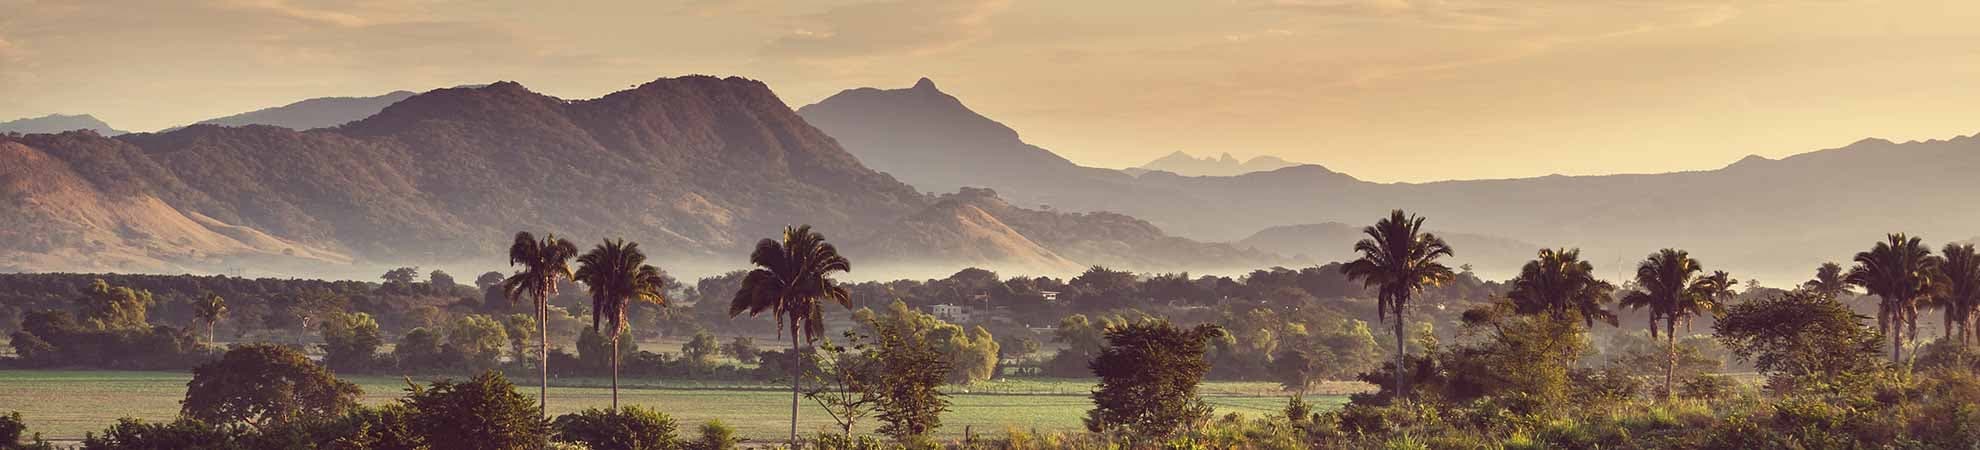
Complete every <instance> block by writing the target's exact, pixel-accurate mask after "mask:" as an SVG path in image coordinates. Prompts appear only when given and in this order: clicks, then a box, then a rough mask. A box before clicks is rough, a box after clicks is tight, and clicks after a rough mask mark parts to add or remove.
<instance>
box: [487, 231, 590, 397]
mask: <svg viewBox="0 0 1980 450" xmlns="http://www.w3.org/2000/svg"><path fill="white" fill-rule="evenodd" d="M576 255H577V246H576V245H572V244H571V241H567V240H563V239H559V238H557V235H556V234H546V235H544V236H543V239H541V240H538V239H537V238H536V236H532V235H530V234H529V232H528V231H523V232H518V233H516V240H515V242H514V243H512V244H509V265H510V266H512V267H513V266H517V265H521V266H522V270H518V271H516V273H515V275H510V276H509V278H507V279H504V280H502V293H503V294H505V295H506V296H507V297H508V298H509V302H510V303H514V302H516V301H517V300H518V299H521V298H522V297H523V296H525V295H527V296H529V297H530V299H531V300H535V302H536V338H537V341H536V345H537V351H538V353H537V357H538V359H537V361H536V362H537V364H536V365H537V367H536V368H537V370H538V371H539V372H540V373H539V375H541V376H542V377H543V378H542V379H539V380H537V381H538V382H537V385H536V395H537V399H536V401H537V406H539V407H541V408H542V410H543V411H544V414H545V415H548V414H549V410H550V333H549V327H548V326H547V325H546V324H547V323H548V322H549V319H550V296H552V295H557V280H558V279H566V280H568V279H571V264H570V261H571V257H573V256H576Z"/></svg>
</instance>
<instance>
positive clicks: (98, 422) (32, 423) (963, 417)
mask: <svg viewBox="0 0 1980 450" xmlns="http://www.w3.org/2000/svg"><path fill="white" fill-rule="evenodd" d="M190 378H191V376H190V375H189V374H186V373H179V372H114V371H36V370H0V413H4V412H5V411H20V412H21V414H22V415H23V416H25V418H26V419H27V421H28V426H29V427H30V428H29V430H28V432H29V433H42V434H43V435H45V437H47V438H48V439H50V440H56V441H75V440H80V439H82V436H83V433H86V432H96V431H101V430H103V429H104V428H105V427H108V426H109V425H110V424H112V423H114V422H115V421H116V420H117V419H118V418H120V417H135V418H140V419H144V420H148V421H163V420H170V419H171V418H172V417H174V416H175V415H177V414H178V411H179V400H181V399H183V398H184V397H185V390H186V381H187V380H189V379H190ZM346 379H347V380H350V381H352V382H354V383H357V384H358V385H359V386H362V387H363V388H364V392H365V398H364V401H365V403H369V404H380V403H385V402H390V401H392V400H394V399H397V398H399V396H401V395H403V394H404V392H405V389H406V384H405V380H404V379H401V378H391V377H367V376H358V377H346ZM416 381H423V380H416ZM516 381H520V382H522V383H524V384H526V385H520V386H518V390H520V391H522V392H524V393H525V394H527V395H529V396H531V397H534V396H535V395H536V392H535V391H536V389H535V386H533V383H531V382H530V381H529V380H516ZM607 383H608V381H606V380H594V379H578V380H552V383H551V384H552V386H551V388H550V412H551V413H552V414H563V413H568V412H571V411H575V410H578V409H583V408H589V407H598V408H603V407H607V406H610V405H611V401H612V394H611V391H610V390H608V389H606V388H604V387H602V386H606V385H607ZM1089 383H1090V381H1084V380H1060V379H1040V380H1030V379H1026V380H1014V381H1009V382H1001V383H1000V382H990V383H985V384H979V385H974V386H971V387H969V388H956V389H953V390H952V395H951V396H950V397H949V399H950V401H951V402H952V405H951V409H950V411H949V412H948V413H946V414H943V415H942V423H943V426H942V430H941V433H940V434H941V435H943V436H945V437H955V436H960V435H962V433H963V432H964V430H965V429H966V428H967V429H970V430H972V431H974V432H977V433H997V432H1002V431H1003V430H1005V429H1007V428H1019V429H1036V430H1039V431H1055V430H1074V429H1079V428H1080V427H1081V422H1080V420H1081V419H1082V418H1083V417H1085V415H1086V410H1088V409H1091V408H1092V403H1091V402H1090V401H1089V400H1088V398H1087V396H1086V392H1087V390H1088V389H1090V386H1091V385H1090V384H1089ZM560 385H563V386H560ZM776 389H777V388H776V387H775V386H766V385H761V384H728V385H723V384H719V383H691V382H666V381H660V380H644V379H621V380H620V390H619V402H620V403H621V404H622V405H639V406H642V407H647V408H653V409H655V410H658V411H661V412H664V413H667V414H668V415H671V416H673V417H674V419H675V420H676V421H678V422H679V424H680V428H681V430H682V432H683V434H692V433H693V429H694V427H695V426H698V425H699V424H700V423H702V422H705V421H708V420H713V419H719V420H721V421H722V422H724V423H727V424H729V425H730V426H733V427H735V428H736V430H737V432H738V434H740V435H741V436H743V437H745V438H750V439H754V440H774V439H780V438H781V437H782V436H783V435H784V434H785V433H788V432H789V427H790V407H791V404H790V401H791V397H790V395H791V394H790V392H789V391H778V390H776ZM1203 393H1204V395H1205V400H1206V401H1208V402H1209V403H1210V404H1211V405H1212V406H1214V407H1215V408H1216V409H1217V413H1218V414H1223V413H1229V412H1236V413H1240V414H1247V415H1262V414H1269V413H1272V412H1275V411H1278V410H1279V409H1280V408H1282V407H1284V406H1285V402H1286V396H1285V395H1284V394H1281V393H1277V392H1274V389H1273V386H1272V385H1271V384H1270V383H1238V382H1231V383H1206V384H1205V385H1204V386H1203ZM1309 397H1310V400H1311V401H1314V402H1316V403H1319V404H1321V405H1323V406H1327V407H1331V406H1334V405H1338V404H1340V403H1344V402H1346V398H1345V397H1343V396H1337V395H1328V396H1311V395H1309ZM802 408H803V412H802V413H801V414H802V417H801V418H800V422H799V424H798V426H799V430H800V431H801V432H805V433H810V432H814V431H823V430H828V429H832V428H833V427H834V426H835V425H834V424H833V423H832V421H831V419H830V418H828V417H827V416H826V415H825V413H824V411H823V410H821V409H818V407H817V406H816V405H815V404H812V403H811V402H810V400H804V404H803V406H802ZM873 425H874V423H872V421H871V420H870V419H869V420H868V421H867V422H864V423H862V425H861V426H860V430H862V431H870V430H871V429H872V426H873Z"/></svg>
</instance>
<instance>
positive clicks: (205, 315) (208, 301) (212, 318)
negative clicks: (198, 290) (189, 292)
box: [193, 292, 227, 345]
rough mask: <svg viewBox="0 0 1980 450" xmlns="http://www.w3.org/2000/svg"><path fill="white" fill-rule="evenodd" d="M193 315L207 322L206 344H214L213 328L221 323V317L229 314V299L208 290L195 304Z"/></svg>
mask: <svg viewBox="0 0 1980 450" xmlns="http://www.w3.org/2000/svg"><path fill="white" fill-rule="evenodd" d="M193 315H194V316H196V317H198V318H199V320H200V321H202V322H206V345H213V329H214V328H215V327H216V326H218V325H219V324H220V318H222V317H225V316H226V315H227V299H224V298H220V294H215V293H212V292H208V293H206V297H204V298H201V299H200V300H199V303H195V304H193Z"/></svg>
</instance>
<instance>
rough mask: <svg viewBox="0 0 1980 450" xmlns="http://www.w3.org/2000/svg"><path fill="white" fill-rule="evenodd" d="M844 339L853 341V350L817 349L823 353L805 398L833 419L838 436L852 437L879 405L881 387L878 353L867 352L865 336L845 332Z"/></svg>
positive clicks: (837, 347) (823, 347)
mask: <svg viewBox="0 0 1980 450" xmlns="http://www.w3.org/2000/svg"><path fill="white" fill-rule="evenodd" d="M846 339H847V340H850V341H852V344H853V347H851V348H848V347H845V346H841V345H833V344H832V343H830V342H826V343H825V344H824V345H821V346H819V347H820V348H821V349H822V350H823V351H824V353H823V357H822V358H820V363H821V364H819V367H818V371H817V374H816V375H815V376H813V377H812V379H813V382H812V386H813V387H812V388H811V389H809V390H806V391H805V393H804V396H805V398H809V399H811V401H812V402H814V403H817V404H818V407H819V408H822V409H824V410H825V414H826V415H829V416H831V417H832V422H834V423H837V424H838V425H839V432H840V434H841V435H844V436H851V435H852V430H853V427H854V426H856V425H858V424H859V421H860V420H862V419H865V418H866V417H867V416H869V415H871V414H873V409H874V408H875V407H877V406H878V405H879V403H880V401H881V397H880V394H881V391H880V389H879V388H877V387H876V385H878V384H879V383H880V370H881V365H880V361H879V356H880V354H879V352H878V351H869V350H870V349H869V348H868V347H867V344H866V343H865V342H864V341H865V340H867V339H868V338H867V337H866V336H863V335H860V334H858V333H854V332H851V331H847V332H846Z"/></svg>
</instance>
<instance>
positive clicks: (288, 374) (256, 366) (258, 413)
mask: <svg viewBox="0 0 1980 450" xmlns="http://www.w3.org/2000/svg"><path fill="white" fill-rule="evenodd" d="M192 372H193V377H192V382H190V383H187V384H186V399H185V401H184V402H183V403H184V405H183V408H182V410H181V414H183V415H184V416H185V417H187V418H191V419H196V420H200V421H204V422H208V423H215V424H229V423H245V424H248V425H249V426H253V427H256V428H261V427H264V426H267V425H271V424H286V423H289V422H292V421H296V420H300V419H303V418H307V417H323V416H334V415H340V414H343V413H344V412H346V411H349V410H350V409H351V408H353V407H356V406H357V399H358V397H359V396H361V395H363V391H362V390H360V389H358V387H357V385H355V384H351V383H349V382H345V381H341V380H338V379H337V378H336V377H335V376H332V375H331V374H330V372H329V371H328V370H324V369H323V367H322V366H318V365H317V364H316V363H315V362H312V361H310V360H309V358H308V357H305V356H303V355H302V353H298V352H296V351H295V350H292V349H289V348H288V347H282V346H276V345H268V344H253V345H245V346H240V347H235V348H234V349H233V350H228V351H227V354H226V355H224V356H221V357H220V360H219V361H214V362H211V363H207V364H203V365H200V366H199V367H194V368H193V371H192Z"/></svg>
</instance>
